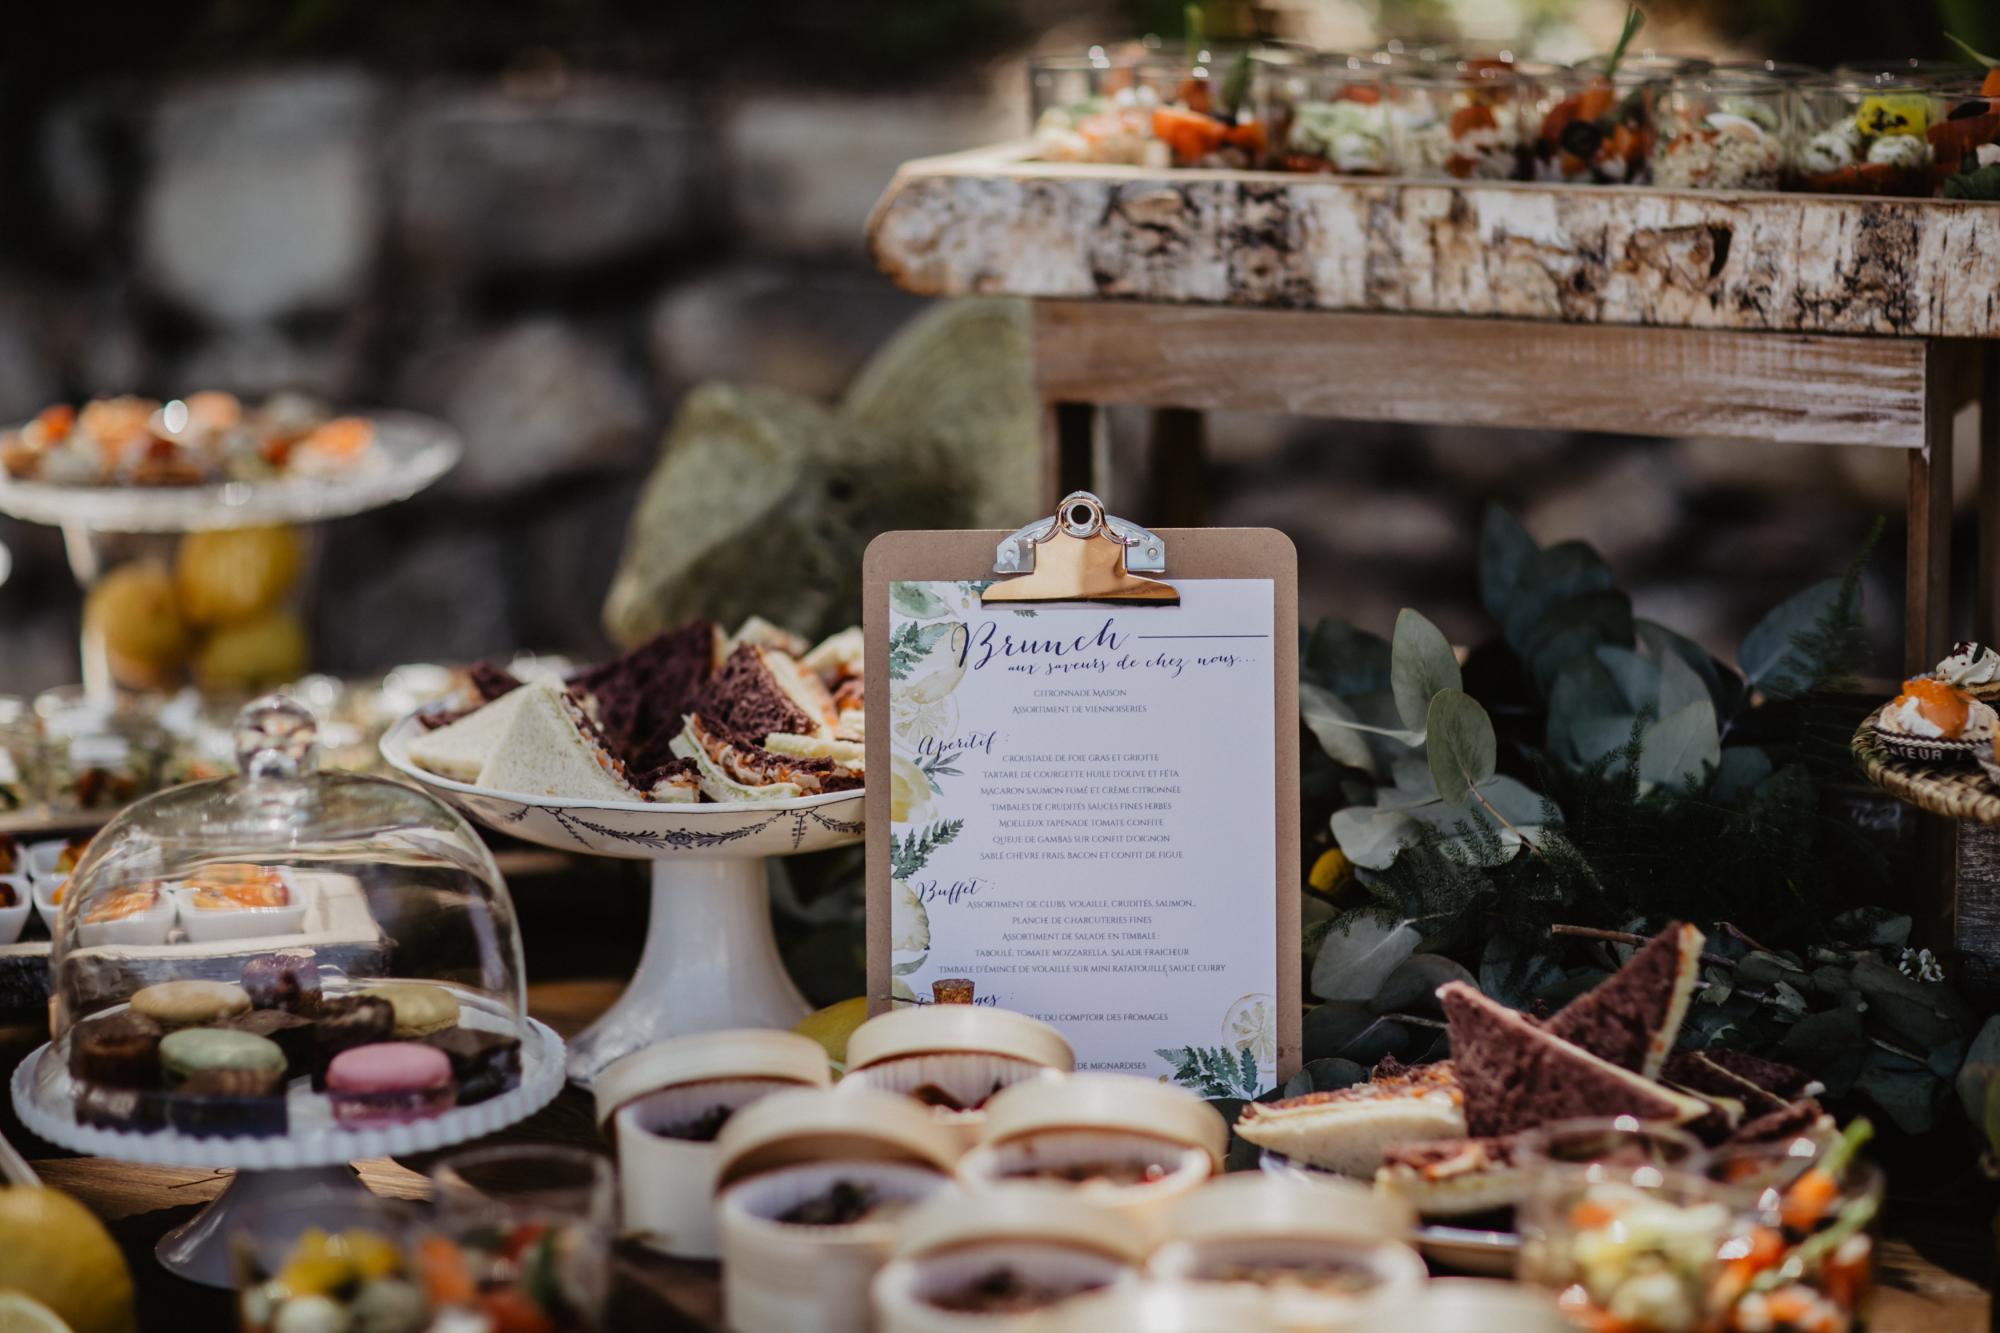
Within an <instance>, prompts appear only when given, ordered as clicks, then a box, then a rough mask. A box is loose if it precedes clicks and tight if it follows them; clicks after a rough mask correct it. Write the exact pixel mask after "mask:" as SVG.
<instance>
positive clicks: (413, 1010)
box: [361, 981, 458, 1037]
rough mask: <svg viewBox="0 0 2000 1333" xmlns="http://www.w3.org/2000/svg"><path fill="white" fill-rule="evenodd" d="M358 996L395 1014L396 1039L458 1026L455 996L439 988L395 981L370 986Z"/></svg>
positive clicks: (412, 982) (419, 983)
mask: <svg viewBox="0 0 2000 1333" xmlns="http://www.w3.org/2000/svg"><path fill="white" fill-rule="evenodd" d="M361 993H362V994H363V995H372V996H374V997H375V998H376V999H378V1000H387V1001H388V1002H389V1007H390V1008H392V1009H394V1010H395V1011H396V1035H397V1036H398V1037H422V1036H426V1035H428V1034H430V1033H432V1032H442V1031H444V1030H445V1029H446V1028H450V1027H457V1026H458V997H457V996H456V995H453V994H452V993H451V992H450V991H448V990H446V989H445V988H444V987H442V986H426V985H424V984H422V983H421V982H414V981H398V982H392V983H390V984H388V985H385V986H370V987H368V989H366V990H364V991H362V992H361Z"/></svg>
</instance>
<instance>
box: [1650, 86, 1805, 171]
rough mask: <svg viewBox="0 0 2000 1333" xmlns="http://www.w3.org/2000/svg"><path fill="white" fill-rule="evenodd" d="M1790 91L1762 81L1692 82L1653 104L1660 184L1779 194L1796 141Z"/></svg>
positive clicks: (1660, 96) (1669, 90) (1670, 89)
mask: <svg viewBox="0 0 2000 1333" xmlns="http://www.w3.org/2000/svg"><path fill="white" fill-rule="evenodd" d="M1792 102H1793V95H1792V89H1791V87H1790V85H1788V84H1785V83H1783V82H1780V81H1779V80H1777V79H1774V78H1771V77H1770V76H1768V75H1760V74H1720V73H1706V74H1690V75H1683V76H1681V77H1680V78H1676V79H1673V80H1672V81H1670V82H1669V83H1667V84H1666V85H1665V86H1664V87H1663V88H1662V89H1661V90H1660V91H1659V93H1658V95H1657V96H1656V97H1655V99H1654V103H1653V162H1652V169H1653V184H1655V185H1659V186H1663V187H1666V188H1669V189H1681V190H1775V189H1777V188H1778V187H1779V186H1780V185H1781V184H1782V183H1783V181H1784V171H1785V162H1786V160H1787V158H1788V156H1789V153H1788V149H1787V145H1788V144H1789V143H1791V141H1792V130H1791V121H1792Z"/></svg>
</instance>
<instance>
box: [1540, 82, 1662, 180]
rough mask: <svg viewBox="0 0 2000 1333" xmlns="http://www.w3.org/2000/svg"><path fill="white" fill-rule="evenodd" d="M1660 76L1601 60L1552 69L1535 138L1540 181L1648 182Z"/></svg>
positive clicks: (1544, 87) (1542, 96)
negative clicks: (1607, 66)
mask: <svg viewBox="0 0 2000 1333" xmlns="http://www.w3.org/2000/svg"><path fill="white" fill-rule="evenodd" d="M1660 85H1661V80H1660V76H1659V75H1658V74H1655V73H1652V72H1649V71H1647V70H1644V69H1636V70H1634V69H1624V68H1619V69H1615V70H1613V71H1612V72H1610V73H1608V74H1607V73H1605V72H1604V71H1603V69H1602V68H1601V67H1599V66H1596V65H1589V66H1583V65H1579V66H1572V67H1570V68H1568V69H1564V70H1558V71H1555V72H1554V73H1553V74H1551V75H1550V76H1549V77H1548V78H1547V79H1546V81H1545V82H1544V83H1543V84H1542V86H1541V87H1540V88H1539V89H1538V90H1537V96H1536V99H1535V102H1536V108H1537V114H1536V116H1535V124H1536V129H1535V133H1534V136H1533V138H1532V139H1531V140H1530V142H1529V170H1530V173H1531V175H1532V176H1533V178H1534V179H1535V180H1538V181H1560V182H1566V183H1568V184H1573V185H1586V184H1587V185H1643V184H1645V183H1646V181H1647V180H1648V179H1649V177H1650V174H1651V162H1652V155H1653V100H1654V96H1655V94H1656V92H1657V90H1658V89H1659V87H1660Z"/></svg>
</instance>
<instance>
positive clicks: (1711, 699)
mask: <svg viewBox="0 0 2000 1333" xmlns="http://www.w3.org/2000/svg"><path fill="white" fill-rule="evenodd" d="M1655 703H1656V705H1657V708H1658V715H1659V716H1660V717H1671V716H1673V715H1674V714H1675V713H1678V712H1680V711H1681V709H1683V708H1686V707H1687V706H1688V705H1689V704H1692V703H1707V704H1708V705H1709V707H1711V708H1713V707H1714V706H1715V696H1714V695H1713V694H1711V693H1709V689H1708V682H1707V681H1705V680H1703V679H1702V678H1701V674H1700V673H1699V672H1697V671H1696V670H1695V669H1694V668H1693V667H1691V666H1689V665H1688V664H1687V663H1686V662H1684V661H1682V660H1681V659H1680V658H1679V657H1677V656H1669V657H1667V658H1665V659H1664V660H1663V661H1661V663H1660V691H1659V695H1658V697H1657V699H1656V700H1655Z"/></svg>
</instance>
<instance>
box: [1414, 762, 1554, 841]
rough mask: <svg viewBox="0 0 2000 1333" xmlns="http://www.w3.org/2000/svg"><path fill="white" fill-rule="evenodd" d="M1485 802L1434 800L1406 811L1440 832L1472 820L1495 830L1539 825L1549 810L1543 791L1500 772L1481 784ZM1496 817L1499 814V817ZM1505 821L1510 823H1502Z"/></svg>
mask: <svg viewBox="0 0 2000 1333" xmlns="http://www.w3.org/2000/svg"><path fill="white" fill-rule="evenodd" d="M1479 794H1480V796H1482V797H1484V798H1485V799H1484V800H1483V801H1468V802H1467V803H1466V804H1465V805H1463V806H1460V807H1456V808H1454V807H1452V806H1448V805H1446V804H1444V802H1442V801H1437V800H1433V801H1432V802H1431V803H1430V804H1428V805H1416V806H1410V807H1408V808H1406V809H1405V810H1404V812H1403V813H1405V814H1407V815H1408V816H1409V817H1410V818H1411V819H1413V820H1415V821H1416V822H1417V823H1419V824H1422V825H1423V826H1424V827H1425V828H1428V829H1432V830H1434V831H1435V832H1438V833H1449V832H1451V831H1452V830H1453V829H1454V828H1455V827H1457V825H1459V824H1460V823H1463V822H1465V821H1467V820H1470V821H1472V822H1474V823H1477V824H1480V825H1483V826H1485V827H1486V828H1487V829H1489V830H1491V831H1492V832H1494V833H1504V832H1505V831H1506V827H1507V824H1512V825H1515V826H1516V827H1520V826H1522V825H1526V824H1539V823H1540V822H1541V821H1542V819H1543V817H1544V816H1545V814H1547V813H1548V803H1547V802H1545V801H1544V800H1543V799H1542V797H1541V794H1540V793H1539V792H1537V791H1535V790H1534V788H1532V787H1530V786H1528V785H1527V784H1526V783H1524V782H1522V781H1521V780H1520V779H1519V778H1512V777H1508V776H1507V775H1505V774H1504V773H1503V774H1496V775H1495V776H1493V777H1490V778H1488V779H1487V780H1486V781H1485V782H1483V783H1481V784H1480V785H1479ZM1495 816H1498V818H1497V819H1496V818H1495ZM1501 820H1505V821H1506V823H1504V824H1503V823H1501V822H1500V821H1501Z"/></svg>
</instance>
